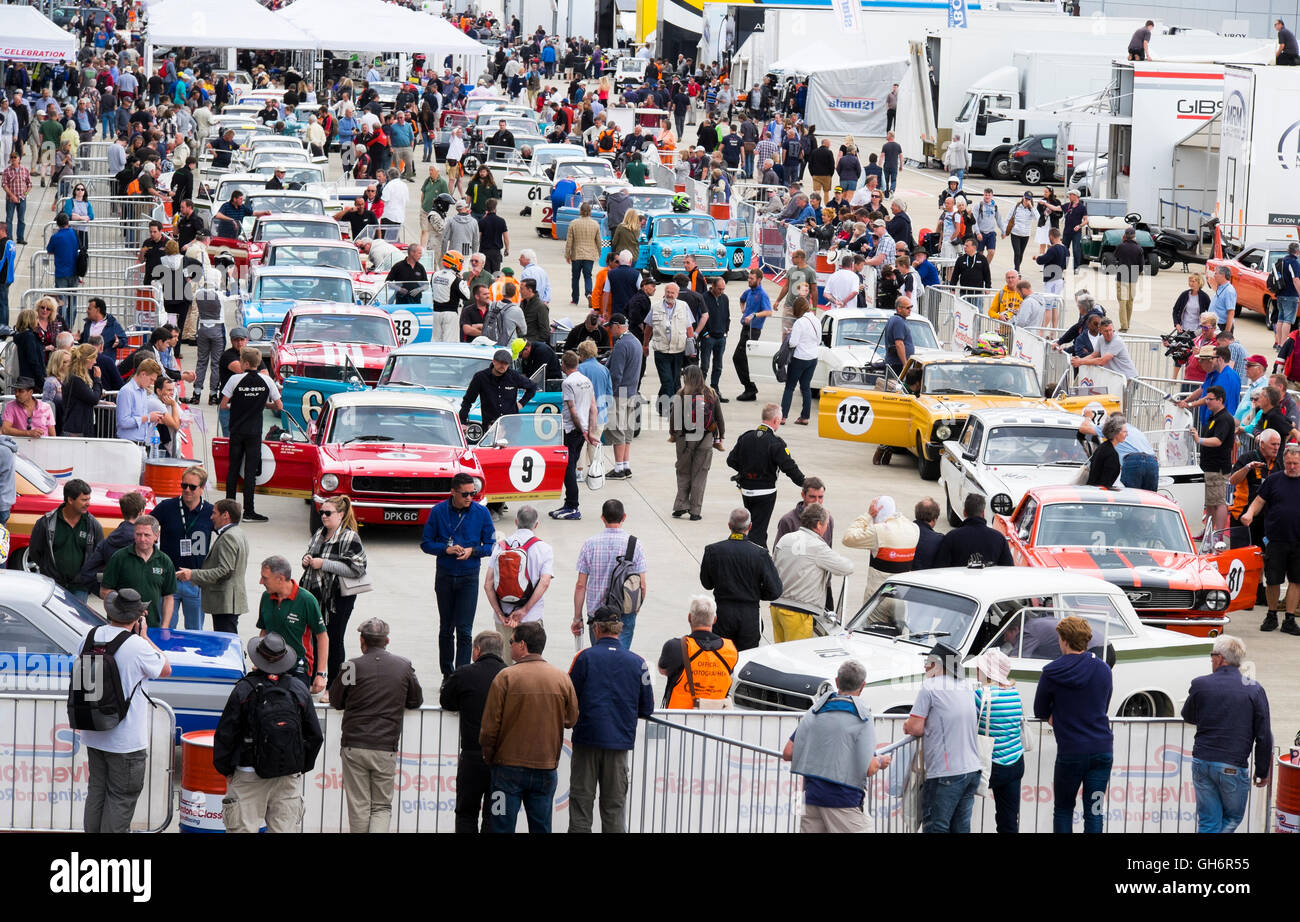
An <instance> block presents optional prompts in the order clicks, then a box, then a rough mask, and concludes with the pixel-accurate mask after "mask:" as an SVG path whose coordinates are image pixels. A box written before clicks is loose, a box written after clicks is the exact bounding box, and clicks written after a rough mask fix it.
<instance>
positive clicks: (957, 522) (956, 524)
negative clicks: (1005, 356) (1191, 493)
mask: <svg viewBox="0 0 1300 922" xmlns="http://www.w3.org/2000/svg"><path fill="white" fill-rule="evenodd" d="M943 506H944V509H945V510H947V513H948V524H949V525H951V526H952V527H953V528H960V527H961V516H959V515H958V514H957V513H956V512H954V511H953V508H952V499H951V498H949V496H948V488H947V487H944V489H943ZM312 534H315V532H313V533H312Z"/></svg>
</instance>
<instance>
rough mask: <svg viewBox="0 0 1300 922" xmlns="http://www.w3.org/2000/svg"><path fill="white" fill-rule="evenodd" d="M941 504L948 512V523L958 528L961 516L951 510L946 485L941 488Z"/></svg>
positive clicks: (950, 500)
mask: <svg viewBox="0 0 1300 922" xmlns="http://www.w3.org/2000/svg"><path fill="white" fill-rule="evenodd" d="M943 506H944V509H945V510H946V511H947V513H948V524H949V525H951V526H952V527H953V528H959V527H960V526H961V516H959V515H957V513H956V512H954V511H953V508H952V498H951V497H949V496H948V488H947V487H944V488H943Z"/></svg>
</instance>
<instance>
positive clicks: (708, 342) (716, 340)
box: [697, 336, 727, 391]
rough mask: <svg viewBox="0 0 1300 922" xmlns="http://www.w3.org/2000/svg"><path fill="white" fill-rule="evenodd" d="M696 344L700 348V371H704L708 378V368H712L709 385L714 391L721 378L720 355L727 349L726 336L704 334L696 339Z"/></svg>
mask: <svg viewBox="0 0 1300 922" xmlns="http://www.w3.org/2000/svg"><path fill="white" fill-rule="evenodd" d="M697 345H698V346H699V350H700V371H702V372H704V376H705V377H706V378H710V375H709V370H710V369H712V371H713V375H712V377H711V378H710V380H709V387H711V388H713V389H714V390H715V391H716V390H717V389H718V381H720V380H721V379H722V357H723V355H725V354H726V351H727V337H725V336H704V337H701V338H700V339H699V340H698V342H697Z"/></svg>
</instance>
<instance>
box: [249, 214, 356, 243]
mask: <svg viewBox="0 0 1300 922" xmlns="http://www.w3.org/2000/svg"><path fill="white" fill-rule="evenodd" d="M276 237H310V238H312V239H314V240H342V239H343V235H342V233H341V231H340V230H339V225H338V223H337V222H335V221H294V220H293V219H286V220H280V219H274V220H270V221H262V222H260V223H259V224H258V225H257V239H258V240H274V239H275V238H276Z"/></svg>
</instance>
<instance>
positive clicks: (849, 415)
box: [817, 353, 1120, 480]
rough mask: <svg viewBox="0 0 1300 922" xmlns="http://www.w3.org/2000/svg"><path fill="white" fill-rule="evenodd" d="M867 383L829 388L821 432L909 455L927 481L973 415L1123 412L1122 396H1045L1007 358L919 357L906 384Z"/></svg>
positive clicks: (1033, 375)
mask: <svg viewBox="0 0 1300 922" xmlns="http://www.w3.org/2000/svg"><path fill="white" fill-rule="evenodd" d="M845 377H847V376H845V375H841V376H839V377H838V380H839V381H841V382H844V378H845ZM860 377H861V382H860V383H856V386H849V387H845V386H836V387H827V388H824V389H823V390H822V392H821V399H820V401H819V403H818V411H817V432H818V434H819V435H821V436H822V437H823V438H828V439H845V440H847V441H850V442H870V443H871V444H874V445H880V446H882V447H884V448H898V449H905V450H907V451H910V452H912V453H913V454H915V455H916V461H917V470H918V472H919V473H920V475H921V478H922V479H924V480H938V479H939V454H940V451H941V450H942V447H943V443H944V442H945V441H947V440H948V439H953V438H956V437H957V435H958V434H959V433H960V432H961V430H962V427H963V426H964V425H965V424H966V417H967V416H968V415H970V413H971V411H972V410H981V409H984V408H986V407H1011V408H1016V407H1025V408H1032V407H1044V408H1050V409H1058V410H1064V411H1066V412H1068V413H1078V414H1080V415H1084V416H1088V417H1090V418H1092V419H1093V420H1094V421H1096V422H1097V423H1098V424H1100V422H1101V419H1102V418H1103V417H1104V416H1105V415H1106V414H1107V413H1113V412H1115V411H1117V410H1119V409H1120V398H1119V396H1117V395H1115V394H1092V393H1079V394H1073V395H1070V396H1064V395H1063V393H1062V392H1060V391H1058V392H1057V394H1056V397H1055V399H1048V398H1045V397H1044V396H1043V394H1044V393H1045V391H1044V390H1043V386H1042V384H1041V383H1040V382H1039V380H1038V372H1037V371H1035V370H1034V367H1033V366H1032V365H1030V364H1028V363H1026V362H1018V361H1015V360H1014V359H1006V358H994V357H976V356H968V355H958V354H955V353H931V354H927V355H917V356H913V357H912V358H911V359H910V360H909V361H908V363H907V365H906V366H904V368H903V374H902V377H901V379H900V378H896V377H895V376H894V375H893V374H892V373H891V374H888V375H885V374H879V375H876V374H874V373H872V372H866V373H863V374H861V375H860Z"/></svg>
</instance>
